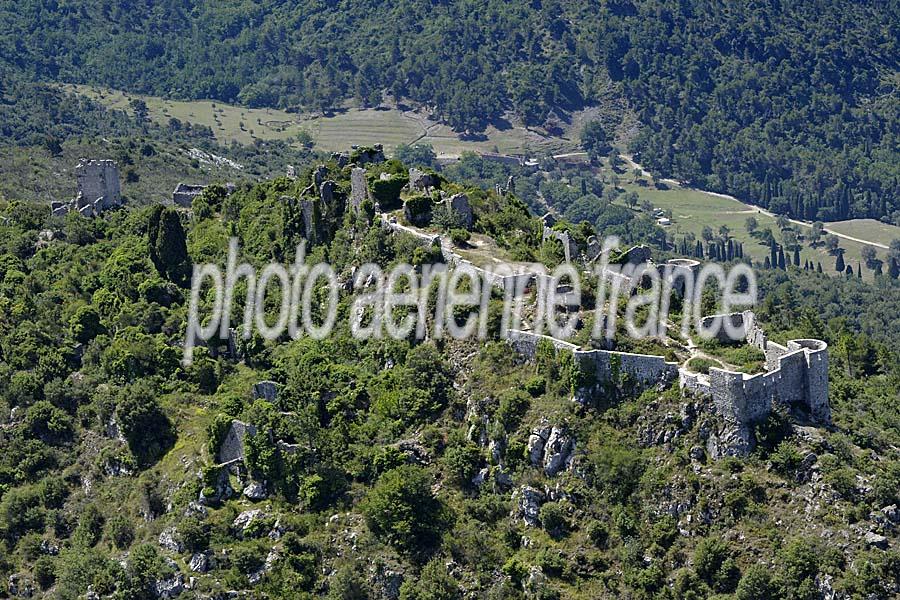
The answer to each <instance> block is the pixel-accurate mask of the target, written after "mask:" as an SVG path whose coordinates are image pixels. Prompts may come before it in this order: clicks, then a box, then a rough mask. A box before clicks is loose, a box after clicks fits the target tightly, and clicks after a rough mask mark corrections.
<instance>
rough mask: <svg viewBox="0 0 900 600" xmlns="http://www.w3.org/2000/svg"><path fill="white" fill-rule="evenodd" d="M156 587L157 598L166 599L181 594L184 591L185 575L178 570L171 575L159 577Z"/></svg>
mask: <svg viewBox="0 0 900 600" xmlns="http://www.w3.org/2000/svg"><path fill="white" fill-rule="evenodd" d="M155 587H156V597H157V598H161V599H165V598H175V597H177V596H180V595H181V592H183V591H184V575H182V574H181V573H179V572H177V571H176V572H175V573H174V574H173V575H171V576H170V577H164V578H163V579H157V580H156V586H155Z"/></svg>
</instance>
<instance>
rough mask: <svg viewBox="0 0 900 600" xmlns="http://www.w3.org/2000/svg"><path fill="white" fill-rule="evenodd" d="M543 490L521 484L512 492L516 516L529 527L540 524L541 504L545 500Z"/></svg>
mask: <svg viewBox="0 0 900 600" xmlns="http://www.w3.org/2000/svg"><path fill="white" fill-rule="evenodd" d="M546 498H547V497H546V496H545V495H544V492H542V491H541V490H539V489H537V488H533V487H531V486H527V485H526V486H522V487H521V488H520V489H519V490H517V491H516V492H514V493H513V499H514V500H515V503H516V511H517V512H516V516H517V517H518V518H520V519H522V520H523V521H524V522H525V524H526V525H528V526H530V527H538V526H540V524H541V519H540V514H541V505H543V504H544V502H545V501H546Z"/></svg>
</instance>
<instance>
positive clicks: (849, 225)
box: [825, 219, 900, 246]
mask: <svg viewBox="0 0 900 600" xmlns="http://www.w3.org/2000/svg"><path fill="white" fill-rule="evenodd" d="M825 226H826V227H827V228H828V229H829V231H834V232H836V233H842V234H844V235H849V236H850V237H855V238H859V239H862V240H870V241H872V242H876V243H878V244H882V245H884V246H890V245H891V241H893V240H900V227H897V226H896V225H888V224H887V223H882V222H881V221H876V220H875V219H853V220H852V221H834V222H831V223H826V224H825Z"/></svg>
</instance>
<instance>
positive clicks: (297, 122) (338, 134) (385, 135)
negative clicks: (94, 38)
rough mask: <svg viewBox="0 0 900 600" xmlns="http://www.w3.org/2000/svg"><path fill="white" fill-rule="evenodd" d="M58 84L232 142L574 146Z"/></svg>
mask: <svg viewBox="0 0 900 600" xmlns="http://www.w3.org/2000/svg"><path fill="white" fill-rule="evenodd" d="M62 87H63V89H65V90H66V91H69V92H75V93H78V94H81V95H84V96H87V97H89V98H92V99H94V100H97V101H99V102H101V103H102V104H103V105H105V106H107V107H110V108H114V109H121V110H125V111H128V112H132V109H131V106H130V103H131V101H132V100H134V99H140V100H143V101H144V102H145V103H146V104H147V109H148V112H149V117H150V119H152V120H153V121H155V122H157V123H160V124H165V123H168V121H169V119H171V118H173V117H174V118H177V119H179V120H181V121H187V122H190V123H193V124H198V125H205V126H207V127H210V128H211V129H212V131H213V133H214V135H215V136H216V139H217V140H218V141H219V142H222V143H230V142H232V141H236V142H239V143H242V144H249V143H252V142H253V140H255V139H263V140H270V139H278V140H297V135H298V134H299V133H300V132H301V131H306V132H308V133H309V134H310V135H311V136H312V138H313V140H314V141H315V144H316V148H317V149H319V150H323V151H325V152H334V151H339V150H347V149H348V148H350V146H351V145H353V144H358V145H361V146H362V145H372V144H376V143H378V144H384V146H385V148H386V149H388V150H392V149H393V148H395V147H396V146H397V145H399V144H412V143H426V144H431V145H432V146H433V147H434V150H435V152H436V153H437V154H438V155H444V156H459V155H460V154H462V153H463V152H465V151H474V150H479V151H482V152H501V153H503V154H526V153H538V152H566V151H571V150H574V149H575V146H576V145H577V144H576V143H575V142H573V141H571V140H567V139H564V138H552V137H547V136H542V135H540V134H538V133H536V132H533V131H530V130H527V129H525V128H524V127H520V126H516V125H513V124H509V125H508V126H505V125H504V126H503V127H502V128H501V129H498V128H496V127H488V129H487V130H486V131H485V134H484V136H483V137H480V138H478V139H474V140H462V139H460V137H459V136H458V135H457V134H456V133H454V132H453V131H452V130H451V129H450V128H449V127H447V126H446V125H441V124H439V123H437V122H435V121H432V120H430V119H429V118H428V116H427V115H425V114H424V113H422V112H417V111H400V110H396V109H381V108H379V109H375V108H368V109H359V108H344V109H342V110H340V111H337V112H335V113H334V114H333V115H330V116H322V115H312V114H300V113H289V112H286V111H283V110H277V109H270V108H243V107H240V106H232V105H228V104H222V103H221V102H210V101H206V100H196V101H190V102H183V101H175V100H164V99H162V98H157V97H153V96H142V95H138V94H127V93H124V92H120V91H116V90H110V89H106V88H100V87H96V86H85V85H64V86H62Z"/></svg>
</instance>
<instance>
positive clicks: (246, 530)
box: [231, 508, 270, 538]
mask: <svg viewBox="0 0 900 600" xmlns="http://www.w3.org/2000/svg"><path fill="white" fill-rule="evenodd" d="M269 518H270V517H269V514H268V513H266V512H265V511H263V510H261V509H258V508H257V509H253V510H245V511H244V512H242V513H241V514H239V515H238V516H237V517H235V519H234V521H233V522H232V523H231V528H232V529H233V530H234V531H235V533H236V534H237V535H238V537H240V538H243V537H244V536H245V535H249V534H250V533H251V532H252V531H253V529H254V528H255V526H256V524H257V523H260V522H264V521H267V520H268V519H269ZM257 533H258V532H257Z"/></svg>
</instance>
